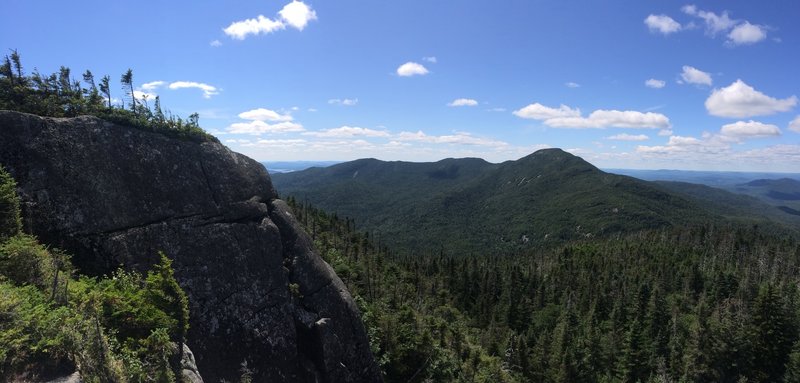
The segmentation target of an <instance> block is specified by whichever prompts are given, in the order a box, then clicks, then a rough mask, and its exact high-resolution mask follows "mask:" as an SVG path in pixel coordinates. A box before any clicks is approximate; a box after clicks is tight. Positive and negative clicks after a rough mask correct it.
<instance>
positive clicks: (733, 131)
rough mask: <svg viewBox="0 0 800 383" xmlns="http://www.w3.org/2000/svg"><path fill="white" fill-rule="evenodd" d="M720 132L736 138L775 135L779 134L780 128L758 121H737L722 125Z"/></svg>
mask: <svg viewBox="0 0 800 383" xmlns="http://www.w3.org/2000/svg"><path fill="white" fill-rule="evenodd" d="M720 134H722V135H723V136H727V137H733V138H737V139H745V138H759V137H775V136H780V135H781V130H780V129H778V127H777V126H775V125H771V124H764V123H761V122H758V121H753V120H750V121H747V122H745V121H737V122H734V123H732V124H727V125H723V126H722V129H721V130H720Z"/></svg>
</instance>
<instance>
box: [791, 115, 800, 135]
mask: <svg viewBox="0 0 800 383" xmlns="http://www.w3.org/2000/svg"><path fill="white" fill-rule="evenodd" d="M789 130H791V131H793V132H797V133H800V116H797V117H795V118H794V120H792V121H791V122H790V123H789Z"/></svg>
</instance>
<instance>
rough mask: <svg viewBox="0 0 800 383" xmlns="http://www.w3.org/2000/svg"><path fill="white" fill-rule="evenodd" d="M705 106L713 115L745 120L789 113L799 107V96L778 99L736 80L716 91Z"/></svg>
mask: <svg viewBox="0 0 800 383" xmlns="http://www.w3.org/2000/svg"><path fill="white" fill-rule="evenodd" d="M705 104H706V110H708V113H709V114H711V115H714V116H719V117H731V118H744V117H752V116H764V115H770V114H775V113H778V112H786V111H789V110H791V109H792V108H794V106H795V105H797V96H791V97H788V98H785V99H777V98H774V97H770V96H767V95H765V94H764V93H761V92H759V91H757V90H755V89H753V87H751V86H749V85H747V84H745V83H744V81H742V80H736V81H735V82H734V83H733V84H731V85H729V86H727V87H725V88H721V89H714V91H713V92H712V93H711V96H709V97H708V99H706V103H705Z"/></svg>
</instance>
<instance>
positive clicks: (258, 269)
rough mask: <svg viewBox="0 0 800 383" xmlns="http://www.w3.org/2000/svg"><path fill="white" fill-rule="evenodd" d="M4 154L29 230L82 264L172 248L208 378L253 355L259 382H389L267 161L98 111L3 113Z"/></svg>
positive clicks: (236, 370) (146, 263)
mask: <svg viewBox="0 0 800 383" xmlns="http://www.w3.org/2000/svg"><path fill="white" fill-rule="evenodd" d="M0 164H2V165H3V166H5V167H6V169H7V170H8V171H9V172H10V173H11V174H12V175H13V176H14V177H15V178H16V180H17V183H18V187H19V193H20V197H21V199H22V202H23V223H24V225H25V228H26V230H27V231H29V232H32V233H34V234H36V235H37V236H39V238H40V240H41V241H42V242H44V243H46V244H49V245H52V246H57V247H60V248H64V249H66V250H68V251H70V252H71V253H72V254H74V258H73V260H74V263H76V265H77V266H78V267H79V268H80V270H81V271H82V272H84V273H88V274H94V275H98V274H103V273H108V272H110V271H112V270H114V269H115V268H117V267H120V266H122V267H125V268H129V269H135V270H146V269H148V268H149V267H150V266H151V265H152V264H153V263H155V262H156V261H157V260H158V252H159V251H163V252H164V253H165V254H166V255H167V256H168V257H170V258H171V259H173V261H174V262H173V266H174V268H175V272H176V276H177V279H178V281H179V283H180V284H181V286H182V287H183V289H184V290H185V291H186V293H187V294H188V295H189V301H190V310H191V319H190V326H191V327H190V330H189V339H188V344H189V346H190V347H191V349H192V350H193V351H194V355H195V357H196V361H197V369H199V371H200V373H201V374H202V376H203V378H204V379H205V381H206V382H216V381H218V380H220V379H226V380H228V381H238V378H239V376H240V374H241V369H242V366H243V365H246V366H247V369H249V370H250V371H252V373H253V377H254V381H257V382H261V381H264V382H266V381H269V382H273V381H298V382H317V381H319V382H325V381H332V382H346V381H352V382H356V381H358V382H369V381H380V380H381V377H380V372H379V370H378V368H377V365H376V364H375V361H374V358H373V356H372V354H371V352H370V349H369V343H368V340H367V337H366V333H365V331H364V326H363V324H362V322H361V320H360V315H359V312H358V309H357V307H356V305H355V303H354V301H353V299H352V297H351V296H350V294H349V293H348V291H347V290H346V288H345V287H344V285H343V284H342V282H341V280H340V279H339V278H338V277H337V276H336V274H335V273H334V272H333V270H332V269H331V267H330V266H329V265H327V264H326V263H325V262H324V261H322V259H321V258H320V257H319V255H318V254H317V253H316V251H315V250H314V248H313V245H312V242H311V240H310V239H309V237H308V235H307V234H306V233H305V232H304V231H303V230H302V229H301V228H300V227H299V225H298V223H297V221H296V220H295V219H294V217H293V216H292V213H291V211H290V209H289V208H288V207H287V206H286V204H285V203H283V202H282V201H280V200H278V199H277V194H276V192H275V189H274V188H273V187H272V183H271V181H270V178H269V175H268V174H267V172H266V170H265V169H264V167H263V166H262V165H261V164H259V163H258V162H256V161H254V160H252V159H250V158H248V157H245V156H243V155H241V154H238V153H234V152H232V151H230V150H229V149H228V148H226V147H225V146H223V145H220V144H217V143H213V142H203V143H197V142H190V141H181V140H178V139H174V138H168V137H165V136H163V135H159V134H156V133H151V132H146V131H142V130H137V129H133V128H129V127H125V126H120V125H115V124H112V123H109V122H105V121H103V120H100V119H98V118H94V117H78V118H71V119H58V118H43V117H38V116H34V115H29V114H24V113H17V112H8V111H0ZM290 284H294V285H296V286H293V287H294V288H295V290H299V294H297V293H295V294H293V293H292V290H290V287H289V285H290Z"/></svg>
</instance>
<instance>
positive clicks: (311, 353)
mask: <svg viewBox="0 0 800 383" xmlns="http://www.w3.org/2000/svg"><path fill="white" fill-rule="evenodd" d="M315 325H316V324H315V323H312V324H311V326H306V325H305V324H304V323H303V322H301V321H300V320H298V319H295V326H294V327H295V329H297V355H298V356H300V357H302V358H304V359H306V360H309V361H311V363H313V365H314V369H315V370H316V371H314V373H315V375H318V376H320V377H321V378H322V382H329V381H330V378H329V377H328V371H327V369H326V368H325V353H324V350H323V344H322V340H321V339H320V338H319V333H318V332H317V331H316V328H315Z"/></svg>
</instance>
